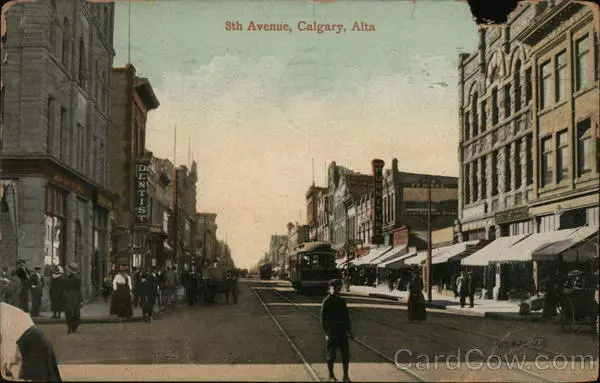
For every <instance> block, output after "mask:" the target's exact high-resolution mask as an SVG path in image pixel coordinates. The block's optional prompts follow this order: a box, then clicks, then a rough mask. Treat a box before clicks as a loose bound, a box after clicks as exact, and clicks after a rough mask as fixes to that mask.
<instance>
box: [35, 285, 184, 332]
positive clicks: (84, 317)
mask: <svg viewBox="0 0 600 383" xmlns="http://www.w3.org/2000/svg"><path fill="white" fill-rule="evenodd" d="M183 294H184V293H183V288H180V289H179V291H178V300H181V299H182V296H183ZM154 313H155V314H158V313H159V309H158V305H154ZM32 319H33V322H34V323H36V324H54V323H65V313H64V312H63V313H61V317H60V319H55V318H52V312H51V311H42V312H40V316H39V317H35V318H32ZM143 320H144V317H143V315H142V309H141V308H140V307H138V308H135V307H134V308H133V316H132V317H131V318H130V319H125V318H119V317H118V316H116V315H110V299H109V300H108V301H107V302H104V300H103V299H102V298H97V299H95V300H92V301H88V302H86V303H84V305H83V307H82V308H81V323H122V322H142V321H143Z"/></svg>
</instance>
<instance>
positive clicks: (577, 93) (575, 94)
mask: <svg viewBox="0 0 600 383" xmlns="http://www.w3.org/2000/svg"><path fill="white" fill-rule="evenodd" d="M593 85H594V84H587V85H586V86H585V87H583V88H581V89H579V90H578V91H575V92H573V98H577V97H580V96H583V95H584V94H586V93H587V92H590V91H592V90H594V89H598V83H597V82H596V83H595V85H594V86H593Z"/></svg>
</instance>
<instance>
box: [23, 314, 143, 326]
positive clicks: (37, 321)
mask: <svg viewBox="0 0 600 383" xmlns="http://www.w3.org/2000/svg"><path fill="white" fill-rule="evenodd" d="M32 319H33V323H35V324H36V325H38V324H65V323H66V320H65V318H64V317H63V318H61V319H56V318H32ZM143 321H144V318H143V317H141V316H134V317H131V318H129V319H124V318H119V317H96V318H89V317H88V318H81V319H80V323H82V324H83V323H87V324H107V323H131V322H143Z"/></svg>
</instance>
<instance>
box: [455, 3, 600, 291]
mask: <svg viewBox="0 0 600 383" xmlns="http://www.w3.org/2000/svg"><path fill="white" fill-rule="evenodd" d="M594 12H595V16H594ZM594 17H596V23H597V17H598V13H597V8H596V10H595V11H593V9H592V8H591V7H589V6H586V5H584V4H582V3H577V2H571V1H548V2H539V3H527V2H523V3H522V4H520V5H519V7H518V8H517V9H516V10H515V11H514V12H513V14H511V16H510V18H509V21H508V26H507V27H494V28H481V29H480V30H479V35H480V44H479V47H478V51H477V52H474V53H472V54H462V55H461V57H460V65H459V76H460V83H459V89H460V96H459V97H460V105H459V107H460V127H461V129H460V142H459V148H460V149H459V150H460V181H461V182H460V189H461V192H460V201H459V208H460V217H459V219H460V225H459V227H458V228H457V230H458V231H459V232H460V233H461V240H464V241H468V240H472V239H478V238H485V239H488V240H494V239H496V241H495V242H492V244H490V245H488V246H487V250H485V249H486V248H484V250H485V251H486V253H490V254H491V250H490V249H493V248H494V247H495V246H500V244H501V243H504V244H505V245H506V246H509V244H508V242H510V238H508V240H504V239H503V240H502V241H498V240H497V239H498V238H500V237H511V238H514V239H515V240H514V241H512V242H514V243H516V242H517V241H519V239H522V236H530V238H529V239H528V240H527V241H522V244H523V245H524V244H526V243H530V242H531V244H532V245H533V242H535V241H537V239H539V238H541V237H540V234H541V233H549V235H548V239H549V240H550V239H551V238H559V237H560V236H561V235H563V234H565V233H567V231H566V230H567V229H573V228H581V227H584V226H588V227H594V226H595V227H597V226H598V214H599V208H598V193H599V188H598V181H599V178H598V171H599V167H600V163H599V160H598V159H599V157H598V142H599V140H598V138H599V137H600V132H599V122H600V121H599V120H598V118H599V117H598V116H599V105H600V94H599V89H598V84H599V83H598V59H597V58H598V29H597V27H596V28H594V22H595V21H594ZM586 230H587V229H586ZM592 231H593V230H592ZM596 235H597V234H596ZM537 242H539V243H537V245H541V244H543V243H542V242H543V241H542V242H540V241H537ZM521 247H523V246H521ZM513 248H514V247H513ZM514 249H515V250H513V251H511V252H510V253H511V254H512V253H514V254H515V256H517V255H516V254H517V253H522V254H521V255H523V254H525V253H528V254H529V253H531V251H533V248H532V249H525V248H522V249H520V250H519V251H517V249H516V248H514ZM481 251H482V253H481V254H484V253H483V250H481ZM503 253H504V254H508V253H509V252H507V251H506V250H505V251H504V252H503ZM488 255H489V254H488ZM475 258H477V257H472V258H469V259H465V260H463V262H464V264H470V265H474V264H475V263H473V260H474V259H475ZM526 258H527V257H525V258H523V259H526ZM529 259H530V258H529ZM480 261H481V262H479V263H480V265H481V266H483V265H484V264H485V265H487V261H486V260H484V259H483V258H482V259H481V260H480ZM537 266H538V265H537V264H536V263H535V262H534V263H533V265H531V262H529V265H527V267H526V268H528V270H529V271H528V272H531V271H533V282H534V283H535V284H536V285H537V284H538V282H539V278H538V273H537V271H536V269H537ZM503 269H504V266H503ZM488 271H490V275H489V278H488V280H487V282H488V285H490V286H493V285H494V279H495V285H496V288H498V286H499V284H500V280H501V279H502V280H503V282H502V285H508V284H509V283H508V281H507V280H505V279H504V275H506V273H504V272H502V273H501V272H500V267H499V265H498V266H497V267H496V277H494V275H493V268H489V270H488ZM511 273H512V272H511ZM501 274H503V275H502V276H501ZM513 274H514V273H513ZM529 275H530V276H531V274H529ZM522 285H523V286H525V285H532V284H531V277H529V279H524V282H523V283H522ZM538 287H539V285H538Z"/></svg>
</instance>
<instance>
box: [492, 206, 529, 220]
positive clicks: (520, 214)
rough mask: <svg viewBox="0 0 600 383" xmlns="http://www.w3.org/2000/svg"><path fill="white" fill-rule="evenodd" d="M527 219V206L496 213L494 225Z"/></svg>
mask: <svg viewBox="0 0 600 383" xmlns="http://www.w3.org/2000/svg"><path fill="white" fill-rule="evenodd" d="M529 218H530V217H529V207H527V206H525V207H521V208H518V209H512V210H507V211H502V212H499V213H496V215H495V219H496V224H503V223H508V222H514V221H521V220H525V219H529Z"/></svg>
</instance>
